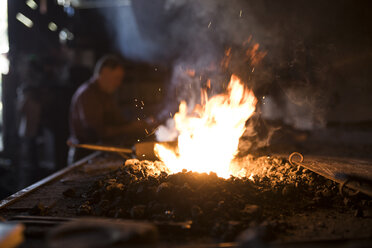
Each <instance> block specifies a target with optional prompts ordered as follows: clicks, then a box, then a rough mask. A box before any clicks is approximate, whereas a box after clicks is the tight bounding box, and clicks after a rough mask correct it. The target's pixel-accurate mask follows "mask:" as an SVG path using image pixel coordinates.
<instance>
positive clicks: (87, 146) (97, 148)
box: [67, 142, 133, 154]
mask: <svg viewBox="0 0 372 248" xmlns="http://www.w3.org/2000/svg"><path fill="white" fill-rule="evenodd" d="M67 145H68V146H71V147H76V148H83V149H88V150H94V151H104V152H120V153H127V154H131V153H133V150H132V149H128V148H121V147H113V146H100V145H92V144H74V143H72V142H67Z"/></svg>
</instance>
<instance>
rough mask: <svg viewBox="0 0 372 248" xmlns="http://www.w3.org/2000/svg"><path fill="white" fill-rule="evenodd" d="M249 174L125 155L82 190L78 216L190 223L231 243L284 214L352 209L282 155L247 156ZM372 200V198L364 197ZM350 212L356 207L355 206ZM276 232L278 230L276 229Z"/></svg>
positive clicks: (278, 224)
mask: <svg viewBox="0 0 372 248" xmlns="http://www.w3.org/2000/svg"><path fill="white" fill-rule="evenodd" d="M245 162H246V163H247V164H249V167H250V169H249V168H246V169H245V170H246V172H247V175H250V176H249V177H242V178H238V177H230V178H228V179H224V178H220V177H218V176H217V175H216V174H215V173H209V174H206V173H201V174H200V173H195V172H190V171H186V170H183V171H182V172H180V173H176V174H168V173H167V169H166V167H165V166H164V164H163V163H161V162H159V161H157V162H150V161H139V160H136V159H130V160H127V161H126V162H125V164H123V165H122V166H121V167H120V168H119V169H117V170H116V171H113V172H111V173H109V174H107V176H106V177H105V178H104V179H101V180H97V181H95V182H94V183H93V184H92V185H91V187H90V189H89V191H88V192H86V193H85V194H83V195H82V198H83V199H84V200H83V201H84V203H83V204H81V205H80V206H79V208H78V209H77V212H78V214H79V215H89V216H102V217H111V218H123V219H142V220H150V221H162V222H185V221H190V223H192V224H191V228H190V230H189V232H190V233H191V235H196V236H208V237H213V238H214V239H215V240H218V241H231V240H234V239H235V238H236V236H237V235H238V234H239V233H241V232H242V231H243V230H245V229H247V228H252V227H257V226H265V228H266V229H267V230H269V231H268V233H269V236H270V238H274V237H275V235H277V234H278V233H281V232H285V231H286V230H287V229H288V228H290V227H288V226H287V225H288V224H286V223H284V222H283V216H284V217H285V216H291V215H292V216H293V215H295V214H296V213H299V212H306V211H311V210H312V209H315V208H332V207H335V206H336V208H337V211H343V210H342V209H343V208H350V205H351V204H352V202H360V201H359V200H355V201H354V200H353V197H352V196H350V197H346V198H344V197H342V196H341V195H340V194H339V189H338V185H337V184H336V183H334V182H333V181H330V180H328V179H325V178H323V177H322V176H319V175H317V174H315V173H313V172H311V171H309V170H306V169H304V168H302V167H300V166H299V167H297V166H292V165H290V164H289V163H288V161H287V160H283V159H279V158H272V157H267V156H265V157H258V158H254V157H253V156H251V157H247V158H246V161H245ZM364 204H366V205H369V206H371V205H372V202H371V201H370V200H369V201H367V202H366V201H364ZM351 207H353V208H355V211H360V210H358V209H359V208H358V206H357V205H355V204H354V205H352V206H351ZM274 233H275V235H274Z"/></svg>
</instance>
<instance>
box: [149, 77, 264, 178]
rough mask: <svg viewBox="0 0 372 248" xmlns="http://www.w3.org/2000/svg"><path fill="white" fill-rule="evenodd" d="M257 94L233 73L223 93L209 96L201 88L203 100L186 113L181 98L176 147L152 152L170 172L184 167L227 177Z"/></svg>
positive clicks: (161, 147) (160, 148) (176, 122)
mask: <svg viewBox="0 0 372 248" xmlns="http://www.w3.org/2000/svg"><path fill="white" fill-rule="evenodd" d="M256 102H257V100H256V98H255V96H254V94H253V92H252V91H250V90H247V89H245V88H244V85H243V84H242V83H241V82H240V79H239V78H238V77H237V76H235V75H232V76H231V80H230V83H229V85H228V88H227V93H226V94H220V95H216V96H214V97H212V98H211V99H208V96H207V93H206V92H205V91H202V102H201V103H202V104H201V105H197V106H196V107H195V109H194V110H193V112H192V113H188V110H187V105H186V103H185V102H181V104H180V106H179V112H178V113H176V114H175V116H174V120H175V124H176V129H177V130H178V132H179V136H178V148H177V149H176V150H171V149H169V148H166V147H164V146H162V145H156V146H155V153H156V154H157V156H158V157H159V159H160V160H162V161H163V162H164V163H165V164H166V165H167V167H168V168H169V170H170V171H171V172H172V173H176V172H180V171H182V169H187V170H190V171H194V172H207V173H209V172H211V171H213V172H215V173H217V175H218V176H220V177H224V178H227V177H229V176H230V174H232V169H233V168H231V166H232V165H231V161H232V159H233V158H234V156H235V155H236V153H237V150H238V144H239V138H240V136H241V135H242V134H243V133H244V131H245V122H246V121H247V120H248V118H249V117H250V116H251V115H252V114H253V112H254V110H255V105H256Z"/></svg>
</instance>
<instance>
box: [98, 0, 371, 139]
mask: <svg viewBox="0 0 372 248" xmlns="http://www.w3.org/2000/svg"><path fill="white" fill-rule="evenodd" d="M352 6H354V5H353V4H352V1H347V0H344V1H340V2H338V4H337V6H335V3H331V2H327V1H326V2H324V1H315V2H314V1H311V2H310V1H303V0H300V1H286V2H282V1H269V0H263V1H253V0H252V1H251V0H248V1H246V0H229V1H227V0H226V1H223V0H203V1H195V0H153V1H148V0H136V1H132V6H130V7H125V8H118V9H116V10H114V11H111V10H110V11H109V12H106V13H104V14H105V16H106V17H107V18H108V20H110V22H109V25H110V26H111V27H112V30H113V34H114V35H115V37H116V41H117V46H118V47H119V49H120V51H121V52H122V53H123V55H124V56H126V57H129V58H132V59H135V60H142V61H147V62H151V63H164V64H166V65H168V66H171V67H172V68H173V70H172V71H173V73H172V77H171V81H170V83H169V88H168V99H166V102H167V105H166V106H165V107H164V111H163V112H162V113H160V115H159V118H162V119H165V117H169V115H170V113H173V114H174V112H175V111H177V106H178V104H179V102H180V101H181V100H186V101H187V103H188V107H189V108H188V109H193V106H195V104H196V103H198V102H199V101H200V88H202V87H205V84H206V82H207V79H210V80H211V89H210V90H209V92H208V94H210V95H213V94H217V93H220V92H221V91H223V90H224V88H225V86H226V84H227V82H228V79H229V75H230V74H231V73H235V74H237V75H238V76H239V77H240V78H242V79H243V81H244V82H245V83H246V84H247V86H248V87H249V88H252V89H253V90H254V92H255V94H256V96H257V98H258V99H259V102H258V111H257V112H258V113H259V114H261V117H262V118H264V119H267V120H275V121H278V120H279V121H282V122H283V123H284V124H288V125H290V126H293V127H295V128H297V129H302V130H311V129H314V128H322V127H324V126H325V124H326V121H327V119H326V118H325V117H326V115H327V114H328V113H329V112H330V110H331V105H332V104H331V103H332V99H333V98H332V97H331V96H332V94H333V92H334V89H335V88H337V81H336V80H335V68H336V66H337V63H339V62H338V61H340V60H341V58H342V57H343V56H342V55H340V54H342V53H343V51H344V49H345V48H349V47H350V46H351V45H350V44H352V38H351V37H352V36H350V38H349V39H350V40H348V39H346V38H344V39H343V40H342V39H339V37H340V35H343V34H344V32H345V29H349V31H350V30H354V29H355V25H351V24H349V21H350V17H349V16H345V10H347V9H348V8H349V9H350V8H351V7H352ZM354 7H355V6H354ZM314 13H317V15H314ZM354 19H355V18H354ZM332 20H338V22H335V21H332ZM361 26H363V25H361ZM358 32H360V33H361V32H363V30H362V29H361V31H358ZM344 36H345V37H346V36H347V35H344ZM249 37H252V41H251V43H250V45H253V44H255V43H258V44H259V45H260V47H259V50H260V51H267V55H266V56H265V58H264V59H263V60H262V62H261V63H260V64H258V65H255V66H254V68H253V66H252V65H251V64H249V63H247V62H246V61H244V59H243V58H244V52H245V51H246V49H247V47H244V45H243V44H245V42H246V41H247V40H248V39H249ZM367 41H368V39H366V42H367ZM366 44H367V43H366ZM228 48H231V49H232V59H231V61H230V63H229V66H228V67H226V68H222V67H221V65H220V61H221V60H222V59H223V57H224V56H225V54H224V53H225V51H226V49H228ZM356 57H357V56H356ZM345 61H346V60H345ZM190 71H194V72H195V73H190ZM171 123H172V122H171V121H169V122H168V125H169V127H168V128H165V127H164V128H162V130H163V131H162V132H161V133H163V134H164V135H160V136H168V138H169V137H174V132H173V131H172V128H173V126H172V125H173V124H171ZM258 126H263V125H258ZM255 128H256V129H257V128H258V127H252V128H248V129H249V130H253V131H251V134H252V135H248V136H249V137H253V136H255V135H253V134H257V133H258V132H255V131H254V129H255ZM165 130H167V131H165ZM273 130H274V131H275V130H276V129H273ZM274 131H272V130H269V131H268V132H266V133H267V137H270V136H271V135H272V133H273V132H274ZM158 134H159V133H158ZM170 134H172V135H170ZM258 136H259V135H256V137H257V139H258V141H263V142H256V141H255V142H256V143H258V145H260V144H268V140H267V139H265V138H263V137H260V138H258ZM164 138H167V137H162V140H164ZM252 139H253V138H252Z"/></svg>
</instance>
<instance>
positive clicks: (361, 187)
mask: <svg viewBox="0 0 372 248" xmlns="http://www.w3.org/2000/svg"><path fill="white" fill-rule="evenodd" d="M295 158H299V160H296V159H295ZM288 160H289V163H291V164H292V165H300V166H302V167H304V168H306V169H309V170H311V171H313V172H315V173H317V174H319V175H321V176H323V177H325V178H327V179H330V180H332V181H335V182H337V183H340V184H341V185H340V192H341V194H343V193H342V192H343V188H344V187H345V186H346V187H348V188H350V189H353V190H355V193H354V194H357V193H359V192H361V193H363V194H366V195H368V196H370V197H372V161H365V160H359V159H351V158H337V157H324V156H307V157H306V159H304V156H303V155H302V154H301V153H299V152H293V153H292V154H291V155H290V156H289V158H288Z"/></svg>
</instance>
